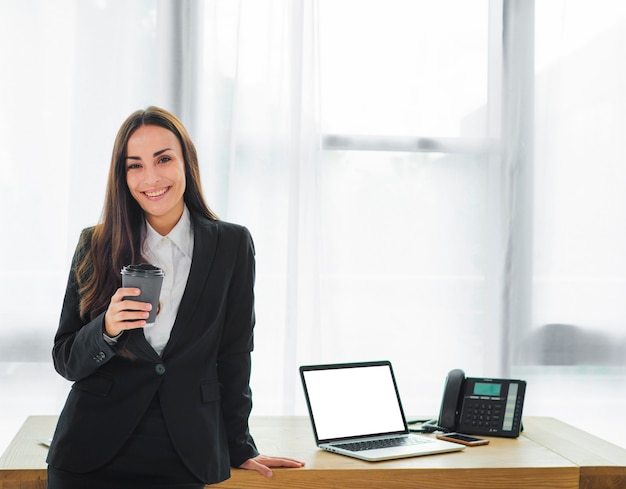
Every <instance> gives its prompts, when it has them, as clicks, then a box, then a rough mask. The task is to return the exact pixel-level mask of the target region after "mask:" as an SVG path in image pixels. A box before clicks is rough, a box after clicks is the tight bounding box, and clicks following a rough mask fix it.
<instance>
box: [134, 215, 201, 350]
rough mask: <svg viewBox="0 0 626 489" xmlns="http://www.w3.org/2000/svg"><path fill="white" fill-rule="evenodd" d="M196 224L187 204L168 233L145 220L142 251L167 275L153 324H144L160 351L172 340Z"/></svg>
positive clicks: (147, 258) (152, 343)
mask: <svg viewBox="0 0 626 489" xmlns="http://www.w3.org/2000/svg"><path fill="white" fill-rule="evenodd" d="M193 242H194V240H193V226H192V224H191V217H190V214H189V210H188V209H187V206H185V209H184V211H183V215H182V216H181V218H180V220H179V221H178V223H177V224H176V226H174V228H173V229H172V230H171V231H170V232H169V234H168V235H167V236H161V235H160V234H159V233H158V232H156V231H155V230H154V229H153V228H152V226H150V224H148V222H147V221H146V234H145V238H144V241H143V248H142V254H143V256H144V258H145V259H146V260H148V262H149V263H151V264H153V265H156V266H158V267H160V268H161V269H163V271H164V272H165V277H164V278H163V286H162V287H161V296H160V299H159V313H158V314H157V316H156V321H155V322H154V326H148V327H146V328H144V334H145V336H146V339H147V340H148V343H150V345H151V346H152V348H154V349H155V350H156V352H157V353H158V354H159V355H161V353H163V349H164V348H165V345H166V344H167V342H168V341H169V338H170V334H171V332H172V327H173V326H174V321H175V320H176V314H177V313H178V306H179V305H180V301H181V299H182V297H183V293H184V291H185V287H186V285H187V279H188V278H189V270H190V269H191V258H192V255H193Z"/></svg>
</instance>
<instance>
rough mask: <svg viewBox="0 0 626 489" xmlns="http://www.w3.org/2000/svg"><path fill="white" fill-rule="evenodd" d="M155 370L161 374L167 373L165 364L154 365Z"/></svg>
mask: <svg viewBox="0 0 626 489" xmlns="http://www.w3.org/2000/svg"><path fill="white" fill-rule="evenodd" d="M154 371H155V372H156V373H157V374H159V375H163V374H164V373H165V365H161V364H160V363H159V364H158V365H157V366H156V367H154Z"/></svg>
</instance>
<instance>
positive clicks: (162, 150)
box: [126, 148, 172, 160]
mask: <svg viewBox="0 0 626 489" xmlns="http://www.w3.org/2000/svg"><path fill="white" fill-rule="evenodd" d="M166 151H172V149H171V148H163V149H160V150H159V151H157V152H156V153H153V155H152V157H153V158H156V157H157V156H159V155H162V154H163V153H165V152H166ZM126 159H127V160H141V156H131V155H128V156H127V157H126Z"/></svg>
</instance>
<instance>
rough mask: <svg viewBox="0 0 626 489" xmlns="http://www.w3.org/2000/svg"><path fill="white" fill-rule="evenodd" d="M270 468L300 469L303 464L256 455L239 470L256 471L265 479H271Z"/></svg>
mask: <svg viewBox="0 0 626 489" xmlns="http://www.w3.org/2000/svg"><path fill="white" fill-rule="evenodd" d="M270 467H288V468H300V467H304V462H300V461H298V460H294V459H293V458H285V457H269V456H267V455H257V456H256V457H254V458H250V459H248V460H246V461H245V462H244V463H242V464H241V465H240V466H239V468H241V469H247V470H256V471H257V472H259V473H260V474H262V475H264V476H265V477H272V474H273V472H272V469H270Z"/></svg>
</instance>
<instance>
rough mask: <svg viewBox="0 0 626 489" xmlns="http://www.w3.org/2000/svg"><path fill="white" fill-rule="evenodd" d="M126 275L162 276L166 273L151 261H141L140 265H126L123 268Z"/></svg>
mask: <svg viewBox="0 0 626 489" xmlns="http://www.w3.org/2000/svg"><path fill="white" fill-rule="evenodd" d="M121 273H122V274H124V275H136V276H142V277H146V276H148V277H162V276H164V275H165V273H164V272H163V270H162V269H161V268H159V267H157V266H155V265H152V264H150V263H140V264H138V265H126V266H125V267H124V268H122V272H121Z"/></svg>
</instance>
